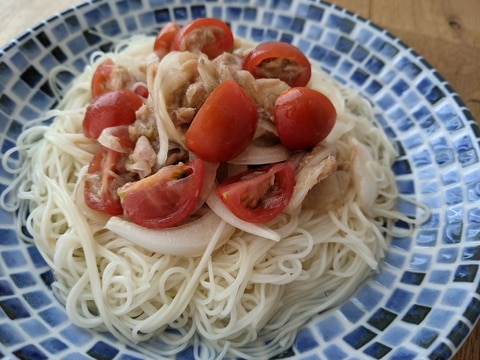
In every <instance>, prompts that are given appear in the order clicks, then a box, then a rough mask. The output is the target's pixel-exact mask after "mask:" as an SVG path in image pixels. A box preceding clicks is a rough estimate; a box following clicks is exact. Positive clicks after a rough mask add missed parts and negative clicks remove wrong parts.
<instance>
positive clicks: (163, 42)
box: [153, 21, 180, 59]
mask: <svg viewBox="0 0 480 360" xmlns="http://www.w3.org/2000/svg"><path fill="white" fill-rule="evenodd" d="M179 31H180V25H178V24H177V23H176V22H175V21H171V22H169V23H167V24H166V25H165V26H164V27H163V28H162V29H161V30H160V32H159V33H158V35H157V37H156V39H155V43H154V44H153V51H155V53H156V54H157V55H158V57H159V58H160V59H161V58H163V57H164V56H165V55H166V54H167V53H168V52H169V51H170V48H171V47H172V43H173V39H174V38H175V35H177V33H178V32H179Z"/></svg>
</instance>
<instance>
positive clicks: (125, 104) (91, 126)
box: [83, 89, 143, 139]
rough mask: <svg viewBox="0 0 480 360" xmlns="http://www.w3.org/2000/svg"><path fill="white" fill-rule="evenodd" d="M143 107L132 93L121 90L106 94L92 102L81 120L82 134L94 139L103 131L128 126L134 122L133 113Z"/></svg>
mask: <svg viewBox="0 0 480 360" xmlns="http://www.w3.org/2000/svg"><path fill="white" fill-rule="evenodd" d="M142 105H143V101H142V99H141V98H140V97H139V96H138V95H137V94H135V93H134V92H133V91H130V90H126V89H122V90H112V91H109V92H106V93H104V94H102V95H100V96H98V97H96V98H95V99H93V100H92V102H91V103H90V105H89V106H88V107H87V110H86V112H85V117H84V119H83V134H84V135H85V136H86V137H87V138H92V139H96V138H98V137H99V136H100V134H101V132H102V131H103V129H105V128H107V127H111V126H118V125H129V124H132V123H133V122H134V121H135V120H136V115H135V112H136V111H137V110H138V108H140V106H142Z"/></svg>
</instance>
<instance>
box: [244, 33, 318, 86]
mask: <svg viewBox="0 0 480 360" xmlns="http://www.w3.org/2000/svg"><path fill="white" fill-rule="evenodd" d="M243 69H244V70H247V71H248V72H250V73H251V74H252V75H253V76H254V77H255V78H257V79H258V78H278V79H280V80H283V81H285V82H286V83H287V84H288V85H289V86H292V87H293V86H305V85H307V83H308V82H309V81H310V77H311V74H312V69H311V65H310V62H309V61H308V59H307V57H306V56H305V55H304V54H303V53H302V52H301V51H300V49H298V48H297V47H295V46H294V45H291V44H289V43H286V42H281V41H268V42H264V43H261V44H259V45H257V46H256V47H255V48H254V49H253V50H252V51H251V52H250V53H249V54H248V55H247V56H246V58H245V59H244V61H243Z"/></svg>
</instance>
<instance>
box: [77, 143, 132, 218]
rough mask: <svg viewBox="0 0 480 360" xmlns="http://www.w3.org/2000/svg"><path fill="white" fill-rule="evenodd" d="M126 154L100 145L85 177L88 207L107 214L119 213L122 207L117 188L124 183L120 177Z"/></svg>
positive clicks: (121, 211)
mask: <svg viewBox="0 0 480 360" xmlns="http://www.w3.org/2000/svg"><path fill="white" fill-rule="evenodd" d="M125 158H126V155H124V154H121V153H119V152H117V151H114V150H111V149H108V148H106V147H104V146H101V147H100V148H99V150H98V151H97V152H96V153H95V155H94V157H93V159H92V161H91V162H90V165H89V166H88V172H87V175H86V178H85V191H84V199H85V203H86V204H87V206H88V207H90V208H91V209H93V210H97V211H101V212H103V213H106V214H109V215H120V214H122V213H123V208H122V205H121V203H120V198H119V197H118V195H117V189H118V188H119V187H120V186H122V185H124V184H125V181H126V180H124V179H123V178H122V177H120V176H117V175H118V174H120V173H122V172H123V169H122V166H123V164H124V163H125V161H124V160H125Z"/></svg>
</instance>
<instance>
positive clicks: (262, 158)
mask: <svg viewBox="0 0 480 360" xmlns="http://www.w3.org/2000/svg"><path fill="white" fill-rule="evenodd" d="M290 155H291V153H290V151H288V150H287V149H286V148H285V147H284V146H282V145H274V146H258V145H254V144H251V145H249V146H248V147H247V148H246V149H245V151H244V152H243V153H241V154H240V155H239V156H237V157H236V158H235V159H233V160H230V161H229V163H231V164H236V165H263V164H273V163H278V162H282V161H285V160H287V159H288V158H289V157H290Z"/></svg>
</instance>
